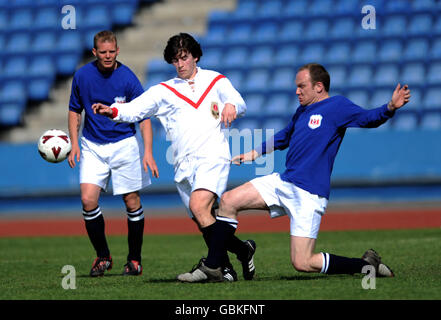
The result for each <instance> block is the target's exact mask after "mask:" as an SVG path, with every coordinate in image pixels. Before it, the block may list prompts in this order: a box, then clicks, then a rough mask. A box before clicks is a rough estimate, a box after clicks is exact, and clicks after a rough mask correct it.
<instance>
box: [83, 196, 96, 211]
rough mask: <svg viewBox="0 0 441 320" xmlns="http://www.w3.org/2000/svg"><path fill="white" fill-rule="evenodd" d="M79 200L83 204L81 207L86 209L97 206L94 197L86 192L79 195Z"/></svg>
mask: <svg viewBox="0 0 441 320" xmlns="http://www.w3.org/2000/svg"><path fill="white" fill-rule="evenodd" d="M81 202H82V204H83V209H84V210H86V211H90V210H93V209H95V208H96V207H98V201H97V200H96V199H95V197H91V196H89V195H88V194H82V195H81Z"/></svg>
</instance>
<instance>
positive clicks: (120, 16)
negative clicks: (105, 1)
mask: <svg viewBox="0 0 441 320" xmlns="http://www.w3.org/2000/svg"><path fill="white" fill-rule="evenodd" d="M137 8H138V0H130V1H124V0H120V1H116V3H115V1H114V3H113V4H112V14H111V17H112V22H113V23H114V24H116V25H119V26H128V25H131V24H132V22H133V17H134V15H135V12H136V10H137Z"/></svg>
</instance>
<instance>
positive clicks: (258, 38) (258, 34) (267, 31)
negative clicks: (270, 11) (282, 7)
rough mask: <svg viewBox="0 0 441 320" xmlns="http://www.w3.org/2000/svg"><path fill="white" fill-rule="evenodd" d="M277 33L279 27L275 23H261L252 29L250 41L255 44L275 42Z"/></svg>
mask: <svg viewBox="0 0 441 320" xmlns="http://www.w3.org/2000/svg"><path fill="white" fill-rule="evenodd" d="M278 33H279V27H278V24H277V23H276V22H266V23H261V24H258V25H257V27H255V28H254V31H253V36H252V39H253V40H252V41H253V42H254V43H257V44H269V43H272V42H277V35H278Z"/></svg>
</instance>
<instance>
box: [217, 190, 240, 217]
mask: <svg viewBox="0 0 441 320" xmlns="http://www.w3.org/2000/svg"><path fill="white" fill-rule="evenodd" d="M219 215H222V216H224V217H228V218H232V219H236V208H235V207H234V201H233V196H232V195H231V192H229V191H228V192H225V193H224V194H223V195H222V197H221V199H220V203H219Z"/></svg>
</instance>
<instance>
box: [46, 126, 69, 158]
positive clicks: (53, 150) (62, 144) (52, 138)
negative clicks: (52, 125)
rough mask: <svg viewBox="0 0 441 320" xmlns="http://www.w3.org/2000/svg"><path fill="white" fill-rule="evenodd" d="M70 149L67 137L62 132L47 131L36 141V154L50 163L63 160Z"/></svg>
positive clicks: (57, 130)
mask: <svg viewBox="0 0 441 320" xmlns="http://www.w3.org/2000/svg"><path fill="white" fill-rule="evenodd" d="M71 149H72V144H71V142H70V138H69V136H68V135H67V134H66V133H65V132H64V131H62V130H59V129H50V130H47V131H46V132H45V133H43V135H42V136H41V137H40V139H39V140H38V152H39V153H40V155H41V157H42V158H43V159H44V160H46V161H48V162H52V163H58V162H61V161H63V160H65V159H66V158H67V157H68V155H69V153H70V151H71Z"/></svg>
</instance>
